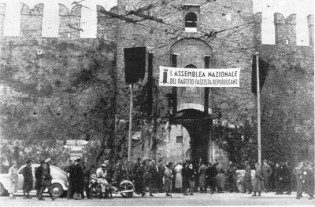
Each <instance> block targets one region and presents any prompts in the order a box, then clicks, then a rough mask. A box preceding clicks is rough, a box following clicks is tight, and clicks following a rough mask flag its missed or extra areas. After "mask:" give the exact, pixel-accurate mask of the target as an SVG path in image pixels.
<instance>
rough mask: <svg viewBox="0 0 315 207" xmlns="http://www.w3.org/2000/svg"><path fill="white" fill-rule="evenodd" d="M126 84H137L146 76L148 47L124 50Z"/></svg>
mask: <svg viewBox="0 0 315 207" xmlns="http://www.w3.org/2000/svg"><path fill="white" fill-rule="evenodd" d="M124 58H125V82H126V83H127V84H133V83H136V82H137V81H139V80H142V79H143V78H144V75H145V65H146V47H133V48H125V49H124Z"/></svg>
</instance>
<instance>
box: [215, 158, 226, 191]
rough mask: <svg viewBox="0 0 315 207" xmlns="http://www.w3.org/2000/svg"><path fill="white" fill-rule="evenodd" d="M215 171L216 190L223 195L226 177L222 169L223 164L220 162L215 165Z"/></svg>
mask: <svg viewBox="0 0 315 207" xmlns="http://www.w3.org/2000/svg"><path fill="white" fill-rule="evenodd" d="M216 169H217V172H218V175H217V189H218V193H223V190H224V187H225V181H226V176H225V173H224V167H223V163H222V162H220V163H218V164H217V165H216Z"/></svg>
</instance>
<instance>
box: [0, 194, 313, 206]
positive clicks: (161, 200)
mask: <svg viewBox="0 0 315 207" xmlns="http://www.w3.org/2000/svg"><path fill="white" fill-rule="evenodd" d="M115 205H119V206H126V205H128V206H149V205H154V206H193V205H203V206H209V205H211V206H212V205H215V206H218V205H232V206H236V205H274V206H278V205H294V206H296V205H309V206H315V199H313V200H309V199H308V196H307V195H306V194H304V197H303V198H301V199H300V200H297V199H295V194H292V195H280V196H276V195H274V193H263V194H262V196H261V197H252V196H251V195H248V194H243V193H242V194H241V193H221V194H213V195H211V194H200V193H196V194H195V195H193V196H184V195H182V194H173V197H166V196H165V194H155V196H154V197H153V198H151V197H140V196H135V197H134V198H129V199H128V198H127V199H126V198H121V197H117V198H113V199H91V200H87V199H85V200H67V199H66V198H61V199H57V200H55V201H52V200H51V199H50V198H48V197H45V201H38V200H37V199H36V198H33V199H23V198H22V197H21V196H18V197H17V198H16V199H14V200H12V199H9V198H8V197H0V206H10V207H11V206H45V207H46V206H115Z"/></svg>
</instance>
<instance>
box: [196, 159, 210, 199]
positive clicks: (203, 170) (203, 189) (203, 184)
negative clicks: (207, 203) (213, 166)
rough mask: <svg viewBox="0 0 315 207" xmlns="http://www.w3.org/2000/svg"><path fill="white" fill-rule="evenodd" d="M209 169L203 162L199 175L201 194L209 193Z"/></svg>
mask: <svg viewBox="0 0 315 207" xmlns="http://www.w3.org/2000/svg"><path fill="white" fill-rule="evenodd" d="M207 169H208V167H207V166H206V165H205V164H204V162H201V165H200V167H199V169H198V174H199V188H200V193H206V192H207V185H206V184H207V183H206V181H207V180H206V179H207V175H206V172H207Z"/></svg>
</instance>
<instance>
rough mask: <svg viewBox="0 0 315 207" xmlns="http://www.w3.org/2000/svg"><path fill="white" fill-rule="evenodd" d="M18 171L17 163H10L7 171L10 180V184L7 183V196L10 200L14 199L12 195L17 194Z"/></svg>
mask: <svg viewBox="0 0 315 207" xmlns="http://www.w3.org/2000/svg"><path fill="white" fill-rule="evenodd" d="M17 171H18V169H17V162H16V161H15V160H14V161H13V162H12V166H11V167H10V169H9V173H8V174H9V178H10V183H9V189H8V191H9V194H10V198H11V199H15V197H14V193H16V192H17V189H18V181H19V175H18V172H17Z"/></svg>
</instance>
